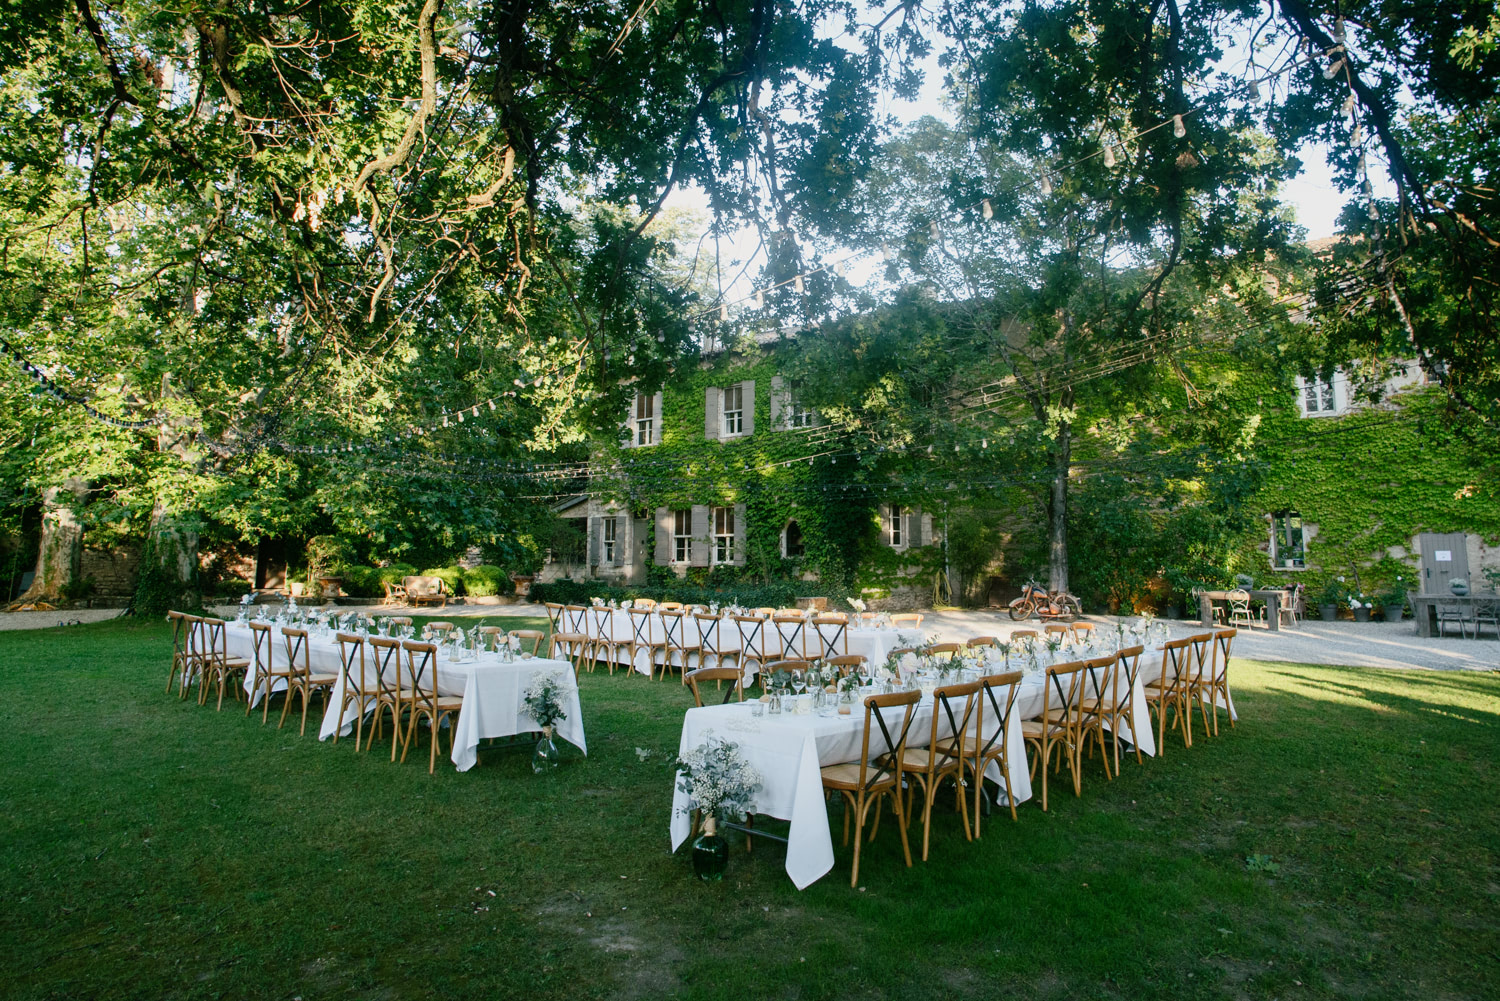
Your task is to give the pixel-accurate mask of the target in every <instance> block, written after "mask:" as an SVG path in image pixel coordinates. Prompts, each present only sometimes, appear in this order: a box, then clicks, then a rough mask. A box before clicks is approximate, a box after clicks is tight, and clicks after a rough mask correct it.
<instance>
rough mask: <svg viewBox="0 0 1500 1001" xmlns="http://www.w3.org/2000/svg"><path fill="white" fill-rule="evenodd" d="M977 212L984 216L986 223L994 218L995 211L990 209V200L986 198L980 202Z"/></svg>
mask: <svg viewBox="0 0 1500 1001" xmlns="http://www.w3.org/2000/svg"><path fill="white" fill-rule="evenodd" d="M979 212H980V214H981V215H983V216H984V218H985V221H986V222H988V221H989V220H991V219H993V218H995V210H994V209H993V208H991V207H990V200H989V199H988V198H986V199H985V200H984V201H982V202H980V206H979Z"/></svg>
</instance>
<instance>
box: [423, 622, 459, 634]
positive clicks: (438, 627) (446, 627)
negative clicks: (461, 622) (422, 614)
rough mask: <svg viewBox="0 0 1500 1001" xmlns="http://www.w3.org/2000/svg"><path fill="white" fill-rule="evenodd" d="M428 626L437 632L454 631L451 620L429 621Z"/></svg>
mask: <svg viewBox="0 0 1500 1001" xmlns="http://www.w3.org/2000/svg"><path fill="white" fill-rule="evenodd" d="M427 628H428V629H431V630H432V631H433V632H435V633H451V632H453V623H451V622H429V623H427Z"/></svg>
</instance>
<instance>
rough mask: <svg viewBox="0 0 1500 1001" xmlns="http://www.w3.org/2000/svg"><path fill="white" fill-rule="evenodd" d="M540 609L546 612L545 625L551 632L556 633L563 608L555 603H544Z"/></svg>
mask: <svg viewBox="0 0 1500 1001" xmlns="http://www.w3.org/2000/svg"><path fill="white" fill-rule="evenodd" d="M542 607H543V608H545V609H546V610H547V625H548V628H549V629H550V630H551V631H552V632H554V633H555V632H557V629H558V625H557V623H558V620H560V619H561V618H562V613H563V607H562V605H559V604H558V603H557V602H555V601H544V602H542Z"/></svg>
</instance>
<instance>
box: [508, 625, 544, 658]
mask: <svg viewBox="0 0 1500 1001" xmlns="http://www.w3.org/2000/svg"><path fill="white" fill-rule="evenodd" d="M511 636H514V637H515V638H516V645H517V646H519V647H520V649H521V652H522V653H529V654H531V655H532V656H533V657H536V656H538V655H540V654H541V652H542V640H544V639H546V638H547V634H546V633H544V632H542V631H541V630H540V629H512V630H511V631H510V632H509V633H507V634H506V638H507V641H508V640H509V637H511ZM527 644H530V647H531V648H530V649H529V650H528V649H527Z"/></svg>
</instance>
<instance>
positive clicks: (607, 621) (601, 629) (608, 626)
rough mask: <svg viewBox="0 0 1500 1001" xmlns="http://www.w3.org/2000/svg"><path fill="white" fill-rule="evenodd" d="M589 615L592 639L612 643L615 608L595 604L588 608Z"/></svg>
mask: <svg viewBox="0 0 1500 1001" xmlns="http://www.w3.org/2000/svg"><path fill="white" fill-rule="evenodd" d="M589 615H590V616H592V617H593V620H594V639H596V640H599V641H600V642H602V643H613V642H614V641H615V610H614V609H613V608H610V607H609V606H607V605H595V606H593V607H592V608H590V609H589ZM554 629H555V626H554Z"/></svg>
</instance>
